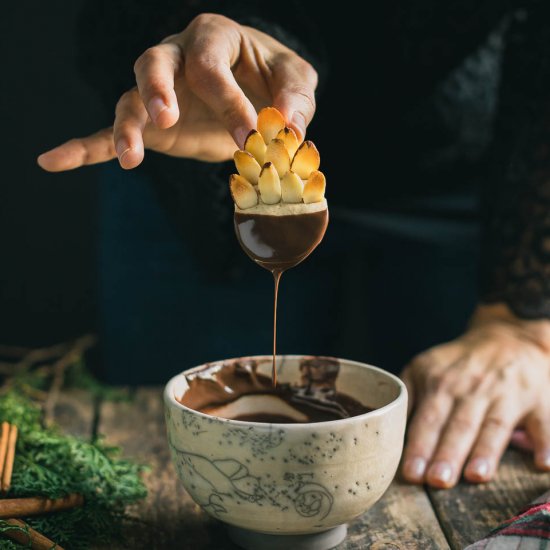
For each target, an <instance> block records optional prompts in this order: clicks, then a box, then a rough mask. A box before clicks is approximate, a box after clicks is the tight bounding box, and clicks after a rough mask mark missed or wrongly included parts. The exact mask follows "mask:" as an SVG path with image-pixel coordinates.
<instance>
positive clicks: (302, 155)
mask: <svg viewBox="0 0 550 550" xmlns="http://www.w3.org/2000/svg"><path fill="white" fill-rule="evenodd" d="M319 164H321V157H320V156H319V151H317V147H315V144H314V143H313V141H304V143H302V145H300V147H298V150H297V151H296V154H295V155H294V158H293V159H292V164H291V166H290V168H291V170H292V171H293V172H296V173H297V174H298V175H299V176H300V177H301V178H302V179H303V180H307V179H308V178H309V175H310V174H311V172H313V171H314V170H317V169H318V168H319Z"/></svg>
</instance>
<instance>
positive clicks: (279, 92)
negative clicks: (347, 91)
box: [38, 14, 317, 172]
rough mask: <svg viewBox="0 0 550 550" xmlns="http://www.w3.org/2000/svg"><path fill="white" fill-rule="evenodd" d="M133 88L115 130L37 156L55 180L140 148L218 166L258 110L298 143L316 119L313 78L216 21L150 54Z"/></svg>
mask: <svg viewBox="0 0 550 550" xmlns="http://www.w3.org/2000/svg"><path fill="white" fill-rule="evenodd" d="M134 71H135V74H136V83H137V86H136V87H135V88H132V89H131V90H128V91H127V92H126V93H124V94H123V95H122V97H121V98H120V100H119V101H118V103H117V106H116V111H115V119H114V124H113V127H112V128H105V129H103V130H100V131H99V132H97V133H95V134H93V135H90V136H88V137H84V138H77V139H71V140H70V141H68V142H66V143H64V144H63V145H60V146H59V147H56V148H55V149H52V150H51V151H48V152H46V153H44V154H42V155H40V156H39V157H38V163H39V164H40V166H41V167H42V168H44V169H45V170H49V171H52V172H57V171H62V170H70V169H72V168H77V167H79V166H82V165H86V164H95V163H98V162H104V161H107V160H110V159H112V158H115V157H118V159H119V162H120V165H121V166H122V167H123V168H134V167H136V166H137V165H138V164H140V163H141V161H142V160H143V155H144V149H145V148H148V149H152V150H155V151H159V152H162V153H166V154H168V155H173V156H178V157H187V158H195V159H200V160H206V161H221V160H226V159H229V158H231V156H232V154H233V152H234V151H235V149H236V147H235V143H236V144H237V145H238V146H239V147H240V148H242V147H243V144H244V140H245V138H246V135H247V133H248V132H249V130H251V129H252V128H255V127H256V110H255V107H256V108H260V107H264V106H266V105H273V106H275V107H276V108H277V109H279V111H281V112H282V114H283V116H284V117H285V119H286V120H287V121H288V124H289V125H290V126H291V127H292V128H293V129H294V130H295V131H296V132H297V134H298V135H299V137H303V136H304V134H305V130H306V126H307V125H308V124H309V122H310V121H311V119H312V117H313V114H314V111H315V95H314V91H315V88H316V85H317V73H316V72H315V70H314V69H313V67H312V66H311V65H310V64H309V63H308V62H307V61H305V60H304V59H302V58H301V57H299V56H298V55H297V54H296V53H294V52H293V51H292V50H290V49H288V48H287V47H286V46H284V45H282V44H281V43H280V42H277V41H276V40H274V39H273V38H271V37H270V36H268V35H267V34H264V33H262V32H260V31H258V30H256V29H253V28H251V27H245V26H243V25H239V24H238V23H236V22H235V21H232V20H231V19H228V18H227V17H223V16H221V15H215V14H202V15H199V16H198V17H196V18H195V19H194V20H193V21H192V22H191V23H190V24H189V26H188V27H187V28H186V29H185V30H184V31H183V32H181V33H180V34H176V35H173V36H170V37H168V38H166V39H165V40H164V41H163V42H162V43H161V44H159V45H157V46H154V47H152V48H149V49H148V50H146V51H145V52H144V53H143V54H142V55H141V56H140V57H139V58H138V60H137V61H136V63H135V66H134Z"/></svg>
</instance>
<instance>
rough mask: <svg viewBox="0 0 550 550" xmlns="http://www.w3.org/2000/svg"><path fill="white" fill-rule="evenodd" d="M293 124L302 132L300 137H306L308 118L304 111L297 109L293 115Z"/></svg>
mask: <svg viewBox="0 0 550 550" xmlns="http://www.w3.org/2000/svg"><path fill="white" fill-rule="evenodd" d="M290 122H291V124H292V125H293V126H294V127H295V128H296V129H297V130H298V131H299V132H300V138H302V139H304V136H305V135H306V119H305V117H304V115H303V114H302V113H300V112H299V111H296V112H295V113H294V114H293V115H292V120H291V121H290Z"/></svg>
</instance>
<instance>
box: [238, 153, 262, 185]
mask: <svg viewBox="0 0 550 550" xmlns="http://www.w3.org/2000/svg"><path fill="white" fill-rule="evenodd" d="M233 160H234V161H235V166H236V167H237V170H238V172H239V174H240V175H241V176H242V177H243V178H245V179H246V180H248V181H249V182H250V183H252V184H253V185H256V184H257V183H258V176H259V175H260V171H261V169H262V168H261V166H260V165H259V164H258V161H257V160H256V159H255V158H254V157H253V156H252V155H251V154H250V153H249V152H248V151H235V154H234V155H233Z"/></svg>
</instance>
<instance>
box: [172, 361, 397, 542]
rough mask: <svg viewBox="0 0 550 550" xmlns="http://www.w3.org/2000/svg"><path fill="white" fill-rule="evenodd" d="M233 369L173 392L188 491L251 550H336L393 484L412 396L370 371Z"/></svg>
mask: <svg viewBox="0 0 550 550" xmlns="http://www.w3.org/2000/svg"><path fill="white" fill-rule="evenodd" d="M271 369H272V356H271V355H268V356H254V357H243V358H238V359H229V360H224V361H219V362H214V363H209V364H205V365H201V366H198V367H195V368H192V369H190V370H187V371H184V372H183V373H181V374H179V375H177V376H175V377H174V378H172V380H170V381H169V382H168V384H167V385H166V388H165V393H164V401H165V411H166V422H167V431H168V442H169V446H170V450H171V454H172V458H173V462H174V464H175V467H176V470H177V472H178V475H179V477H180V479H181V480H182V482H183V484H184V486H185V489H186V490H187V492H188V493H189V495H190V496H191V497H192V498H193V500H194V501H195V502H196V503H197V504H199V505H200V506H201V507H202V509H203V510H204V511H205V512H206V513H208V514H210V515H211V516H213V517H214V518H216V519H218V520H220V521H222V522H224V523H225V524H226V526H227V529H228V533H229V536H230V537H231V539H232V540H233V541H234V542H235V543H236V544H237V545H239V546H241V547H243V548H248V549H262V550H264V549H278V548H281V549H282V548H284V549H285V550H288V548H292V549H312V550H313V549H314V550H323V549H328V548H333V547H335V546H336V545H337V544H339V543H340V542H341V541H342V540H343V539H344V538H345V536H346V523H347V522H349V521H350V520H352V519H353V518H355V517H356V516H358V515H360V514H363V513H364V512H365V511H366V510H368V509H369V508H370V507H371V506H372V505H373V504H374V503H375V502H376V501H377V500H378V499H379V498H380V497H381V496H382V494H383V493H384V492H385V491H386V489H387V488H388V486H389V484H390V483H391V481H392V479H393V477H394V475H395V472H396V470H397V466H398V463H399V460H400V457H401V452H402V448H403V438H404V431H405V423H406V413H407V392H406V389H405V386H404V384H403V383H402V382H401V381H400V380H399V379H398V378H397V377H396V376H394V375H392V374H390V373H388V372H385V371H384V370H382V369H379V368H377V367H373V366H370V365H367V364H364V363H359V362H355V361H349V360H344V359H336V358H332V357H315V356H299V355H282V356H278V357H277V380H278V382H277V384H276V385H274V384H273V379H272V373H271Z"/></svg>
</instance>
